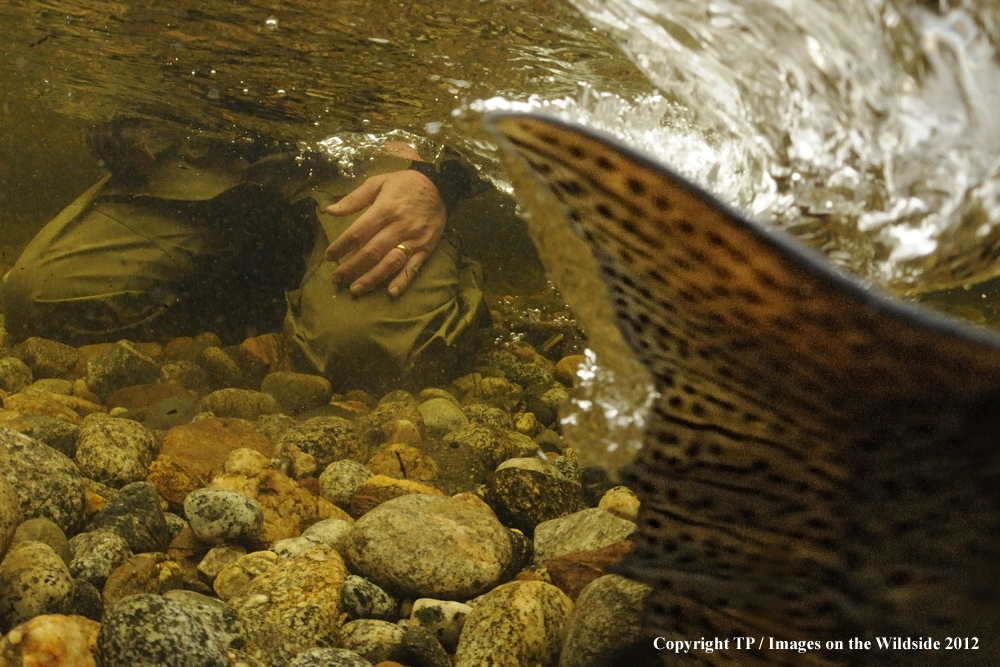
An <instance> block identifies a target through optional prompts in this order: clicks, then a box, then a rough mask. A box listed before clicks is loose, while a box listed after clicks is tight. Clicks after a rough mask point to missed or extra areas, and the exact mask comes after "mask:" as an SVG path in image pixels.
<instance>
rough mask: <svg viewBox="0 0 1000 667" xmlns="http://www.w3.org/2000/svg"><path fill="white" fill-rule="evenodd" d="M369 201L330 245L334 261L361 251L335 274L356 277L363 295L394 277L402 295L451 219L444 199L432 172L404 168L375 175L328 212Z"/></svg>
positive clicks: (395, 290)
mask: <svg viewBox="0 0 1000 667" xmlns="http://www.w3.org/2000/svg"><path fill="white" fill-rule="evenodd" d="M365 207H368V210H367V211H365V212H364V213H363V214H362V215H361V216H360V217H358V219H357V220H355V221H354V222H353V223H351V226H350V227H348V228H347V229H346V230H345V231H344V232H343V233H342V234H341V235H340V236H338V237H337V238H336V239H334V241H333V243H331V244H330V245H329V247H327V249H326V259H327V260H328V261H331V262H333V261H337V260H339V259H340V258H342V257H344V256H345V255H347V254H348V253H350V252H351V251H352V250H353V251H355V252H354V254H353V255H351V256H350V257H349V258H348V259H347V260H346V261H344V263H343V264H341V265H340V266H338V267H337V269H336V270H335V271H334V272H333V279H334V280H335V281H337V282H339V283H341V284H346V283H350V284H351V294H353V295H355V296H357V295H359V294H364V293H365V292H368V291H370V290H372V289H374V288H375V287H377V286H378V285H380V284H382V283H383V282H385V281H386V280H388V279H389V278H392V280H391V282H390V283H389V295H390V296H393V297H396V296H399V295H400V294H402V293H403V291H404V290H406V288H407V287H409V285H410V282H411V281H412V280H413V277H414V276H416V275H417V271H418V270H419V269H420V266H421V264H423V263H424V260H425V259H426V258H427V256H428V255H430V254H431V252H432V251H433V250H434V248H435V247H436V246H437V244H438V241H440V240H441V234H442V233H444V227H445V222H446V221H447V212H446V211H445V206H444V202H443V201H442V200H441V196H440V195H439V194H438V191H437V188H436V187H435V186H434V184H433V183H432V182H431V180H430V179H429V178H427V177H426V176H424V175H423V174H421V173H420V172H417V171H410V170H404V171H396V172H393V173H391V174H382V175H379V176H373V177H371V178H369V179H368V180H367V181H365V182H364V183H362V184H361V186H360V187H358V188H357V189H355V190H354V191H353V192H351V193H350V194H348V195H346V196H345V197H344V198H343V199H341V200H340V201H339V202H337V203H336V204H332V205H330V206H328V207H327V209H326V212H327V213H329V214H330V215H336V216H344V215H351V214H353V213H357V212H358V211H360V210H362V209H364V208H365ZM400 246H403V247H400Z"/></svg>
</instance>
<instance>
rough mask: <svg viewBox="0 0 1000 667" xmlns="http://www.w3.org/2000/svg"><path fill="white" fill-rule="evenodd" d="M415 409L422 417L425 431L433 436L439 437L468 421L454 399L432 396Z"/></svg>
mask: <svg viewBox="0 0 1000 667" xmlns="http://www.w3.org/2000/svg"><path fill="white" fill-rule="evenodd" d="M417 409H418V410H420V415H421V416H422V417H423V418H424V425H425V426H426V427H427V432H428V433H429V434H430V435H431V436H433V437H441V436H443V435H445V434H447V433H450V432H452V431H454V430H455V429H458V428H461V427H463V426H465V425H466V424H468V423H469V418H468V417H466V416H465V413H464V412H462V409H461V408H460V407H458V405H456V404H455V400H454V399H448V398H432V399H430V400H428V401H424V402H423V403H421V404H420V405H419V406H417Z"/></svg>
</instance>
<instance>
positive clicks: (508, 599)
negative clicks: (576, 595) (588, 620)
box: [455, 581, 573, 667]
mask: <svg viewBox="0 0 1000 667" xmlns="http://www.w3.org/2000/svg"><path fill="white" fill-rule="evenodd" d="M572 609H573V601H572V600H570V599H569V597H567V596H566V594H565V593H563V592H562V591H561V590H559V589H558V588H556V587H555V586H552V585H551V584H546V583H544V582H541V581H512V582H510V583H507V584H504V585H502V586H498V587H497V588H495V589H494V590H492V591H490V592H489V593H487V594H486V595H483V596H481V597H480V598H479V599H478V600H477V602H476V605H475V607H473V609H472V613H471V614H469V616H468V617H467V618H466V620H465V627H463V628H462V635H461V638H460V639H459V641H458V648H457V649H456V651H455V667H523V666H524V665H534V666H536V667H556V664H557V663H558V660H559V650H560V648H561V647H562V636H563V626H564V625H565V623H566V619H567V617H568V616H569V613H570V611H572Z"/></svg>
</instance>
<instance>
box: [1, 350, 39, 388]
mask: <svg viewBox="0 0 1000 667" xmlns="http://www.w3.org/2000/svg"><path fill="white" fill-rule="evenodd" d="M31 380H32V378H31V369H30V368H28V365H27V364H26V363H24V362H23V361H21V360H20V359H18V358H17V357H4V358H3V359H0V389H3V390H4V391H6V392H7V393H8V394H16V393H18V392H21V391H24V389H25V388H26V387H27V386H28V385H30V384H31Z"/></svg>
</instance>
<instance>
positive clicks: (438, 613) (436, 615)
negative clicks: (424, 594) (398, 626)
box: [410, 598, 472, 652]
mask: <svg viewBox="0 0 1000 667" xmlns="http://www.w3.org/2000/svg"><path fill="white" fill-rule="evenodd" d="M471 612H472V607H470V606H469V605H467V604H462V603H461V602H454V601H452V600H433V599H431V598H420V599H418V600H414V601H413V610H412V611H411V612H410V627H414V626H420V627H422V628H426V629H427V630H428V631H429V632H432V633H433V634H434V636H435V637H437V639H438V641H439V642H441V645H442V646H443V647H444V648H446V649H447V650H448V651H452V652H454V650H455V648H456V647H457V646H458V638H459V636H460V635H461V633H462V627H463V626H464V625H465V618H466V617H467V616H468V615H469V614H470V613H471Z"/></svg>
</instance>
